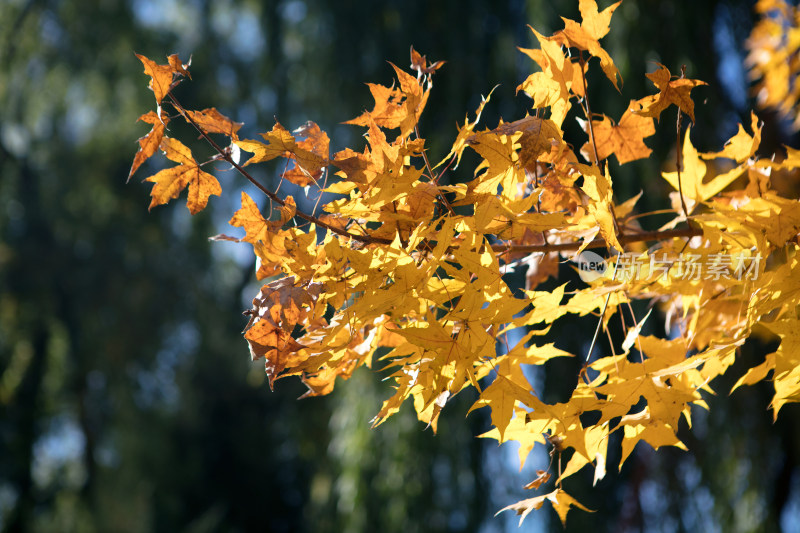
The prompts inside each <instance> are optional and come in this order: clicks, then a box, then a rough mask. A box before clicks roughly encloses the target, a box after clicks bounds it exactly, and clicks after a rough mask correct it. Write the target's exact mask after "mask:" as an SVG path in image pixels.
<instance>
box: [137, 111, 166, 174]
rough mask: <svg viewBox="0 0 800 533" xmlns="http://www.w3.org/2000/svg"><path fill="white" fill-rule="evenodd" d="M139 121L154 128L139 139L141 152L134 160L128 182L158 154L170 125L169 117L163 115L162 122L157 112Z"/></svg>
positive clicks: (142, 117)
mask: <svg viewBox="0 0 800 533" xmlns="http://www.w3.org/2000/svg"><path fill="white" fill-rule="evenodd" d="M139 120H141V121H142V122H147V123H148V124H152V125H153V128H152V129H151V130H150V133H148V134H147V135H145V136H144V137H141V138H140V139H139V150H138V151H137V152H136V156H135V157H134V158H133V164H132V165H131V171H130V172H129V173H128V180H130V179H131V177H132V176H133V175H134V173H136V171H137V170H138V169H139V167H140V166H141V165H142V163H144V162H145V161H147V160H148V159H150V157H151V156H152V155H153V154H154V153H156V150H157V149H158V147H159V145H160V144H161V139H163V138H164V130H165V129H166V125H167V123H169V117H167V115H166V113H161V120H159V118H158V115H156V112H155V111H150V112H149V113H145V114H144V115H142V116H141V117H139Z"/></svg>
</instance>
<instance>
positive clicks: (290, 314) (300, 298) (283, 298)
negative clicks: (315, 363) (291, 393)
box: [245, 277, 322, 387]
mask: <svg viewBox="0 0 800 533" xmlns="http://www.w3.org/2000/svg"><path fill="white" fill-rule="evenodd" d="M295 281H296V280H295V278H294V277H286V278H282V279H280V280H277V281H273V282H272V283H268V284H266V285H264V286H263V287H262V288H261V291H260V293H259V295H258V296H256V297H255V298H254V299H253V308H252V309H251V310H250V312H249V315H250V321H249V322H248V324H247V326H246V327H245V339H247V341H248V343H249V344H250V353H251V355H252V358H253V359H254V360H255V359H258V358H261V357H264V358H265V359H266V369H267V376H268V377H269V384H270V387H272V386H273V383H274V382H275V379H277V378H278V377H279V376H280V375H281V374H282V373H283V372H284V370H286V368H287V367H291V366H294V365H296V364H297V363H298V362H300V361H302V360H303V359H304V357H303V355H302V354H299V353H298V351H299V350H300V348H301V345H300V344H299V343H298V342H297V341H295V340H294V338H293V337H292V331H293V329H294V326H295V325H296V324H298V323H300V322H302V321H303V319H304V318H305V317H306V316H308V313H309V311H311V310H312V309H313V307H314V305H315V303H316V301H317V298H318V297H319V294H320V291H321V290H322V285H321V284H320V283H309V284H307V285H299V286H298V285H295Z"/></svg>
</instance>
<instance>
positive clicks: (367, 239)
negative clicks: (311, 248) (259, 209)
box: [168, 93, 392, 244]
mask: <svg viewBox="0 0 800 533" xmlns="http://www.w3.org/2000/svg"><path fill="white" fill-rule="evenodd" d="M168 96H169V99H170V101H171V102H172V104H173V105H174V106H175V109H177V110H178V112H179V113H180V114H181V116H183V118H184V119H186V121H187V122H188V123H190V124H191V125H192V126H194V128H195V129H196V130H197V131H198V132H199V133H200V135H201V136H202V137H203V138H204V139H205V140H206V142H208V144H210V145H211V146H212V147H213V148H214V150H216V151H217V153H218V154H219V155H220V157H222V158H223V159H224V160H225V161H227V162H228V163H230V165H231V166H233V168H235V169H236V170H237V171H238V172H239V174H241V175H242V176H244V177H245V178H246V179H247V181H249V182H250V183H252V184H253V185H255V186H256V187H257V188H258V190H260V191H261V192H262V193H264V194H265V195H266V196H267V198H269V199H270V200H272V201H273V202H275V203H276V204H278V205H280V206H285V205H286V202H285V201H283V200H282V199H281V198H280V196H278V195H277V194H275V193H274V192H272V191H271V190H269V189H268V188H267V187H265V186H264V185H263V184H262V183H261V182H259V181H258V180H257V179H255V178H254V177H253V176H252V175H251V174H250V173H249V172H247V171H246V170H245V169H244V168H242V166H241V165H239V163H237V162H236V161H234V160H233V158H232V157H231V155H230V154H229V153H228V152H226V151H225V149H224V148H222V147H221V146H220V145H219V144H217V143H216V141H214V139H212V138H211V137H210V136H209V135H208V134H207V133H206V132H205V131H204V130H203V128H201V127H200V126H199V125H198V124H197V123H196V122H195V121H194V120H193V119H192V117H190V116H189V115H188V113H186V110H185V109H184V108H183V106H182V105H181V104H180V102H178V100H177V99H176V98H175V97H174V96H173V95H172V94H171V93H170V94H168ZM295 216H296V217H299V218H302V219H303V220H306V221H308V222H311V223H313V224H316V225H317V226H319V227H322V228H325V229H327V230H329V231H332V232H333V233H336V234H338V235H341V236H343V237H348V238H350V239H353V240H356V241H359V242H363V243H365V244H391V243H392V241H391V240H390V239H384V238H382V237H372V236H370V235H358V234H355V233H350V232H348V231H346V230H343V229H340V228H337V227H335V226H332V225H330V224H327V223H325V222H323V221H322V220H320V219H319V218H317V217H315V216H314V215H308V214H306V213H303V212H302V211H300V210H296V211H295Z"/></svg>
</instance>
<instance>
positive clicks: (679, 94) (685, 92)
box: [631, 63, 708, 122]
mask: <svg viewBox="0 0 800 533" xmlns="http://www.w3.org/2000/svg"><path fill="white" fill-rule="evenodd" d="M658 66H659V67H661V68H659V69H658V70H657V71H655V72H651V73H650V74H647V77H648V78H650V80H651V81H652V82H653V84H654V85H655V86H656V87H658V88H659V89H660V90H661V92H660V93H658V94H653V95H650V96H645V97H644V98H641V99H639V100H637V101H635V102H633V103H632V105H631V110H632V111H633V112H634V113H636V114H637V115H642V116H644V117H653V118H655V119H656V120H658V119H659V117H660V116H661V112H662V111H664V110H665V109H666V108H667V107H669V106H670V104H675V105H676V106H678V108H679V109H680V110H681V111H683V112H684V113H686V114H687V115H689V118H690V119H692V122H694V102H693V101H692V97H691V94H690V93H691V92H692V89H694V88H695V87H698V86H700V85H708V84H707V83H706V82H704V81H700V80H690V79H687V78H678V79H675V80H673V79H672V75H671V74H670V72H669V69H667V67H665V66H664V65H662V64H660V63H658Z"/></svg>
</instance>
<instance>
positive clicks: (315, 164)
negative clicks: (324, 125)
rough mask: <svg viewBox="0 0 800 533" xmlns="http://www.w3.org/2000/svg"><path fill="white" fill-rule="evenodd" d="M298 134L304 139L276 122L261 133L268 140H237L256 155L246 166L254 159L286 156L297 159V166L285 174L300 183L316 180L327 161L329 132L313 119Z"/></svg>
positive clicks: (256, 160) (292, 180)
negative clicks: (270, 129)
mask: <svg viewBox="0 0 800 533" xmlns="http://www.w3.org/2000/svg"><path fill="white" fill-rule="evenodd" d="M295 134H296V135H297V136H298V137H305V139H303V140H301V141H300V142H297V140H296V139H295V136H294V135H292V133H290V132H289V130H287V129H286V128H284V127H283V126H282V125H281V124H280V122H276V123H275V126H273V128H272V131H269V132H267V133H262V134H261V136H262V137H263V138H264V139H265V140H266V141H267V143H266V144H264V143H262V142H260V141H255V140H243V141H237V140H235V141H234V144H236V146H238V147H239V148H241V149H242V150H244V151H245V152H251V153H253V154H254V155H253V156H252V157H251V158H250V159H248V160H247V162H245V164H244V165H243V166H248V165H251V164H254V163H262V162H265V161H271V160H272V159H275V158H278V157H284V158H286V159H290V160H292V161H294V162H295V166H294V167H293V168H291V169H288V170H287V171H286V173H285V174H284V177H285V178H286V179H288V180H289V181H291V182H292V183H295V184H297V185H299V186H301V187H305V186H306V185H308V184H309V183H312V182H315V181H316V179H317V178H318V177H319V176H320V174H321V169H322V168H323V167H324V166H325V165H327V164H328V145H329V143H330V140H329V139H328V135H327V134H326V133H325V132H324V131H322V130H320V129H319V126H317V125H316V124H315V123H313V122H307V123H306V124H305V125H303V126H302V127H300V128H298V129H297V130H295Z"/></svg>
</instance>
